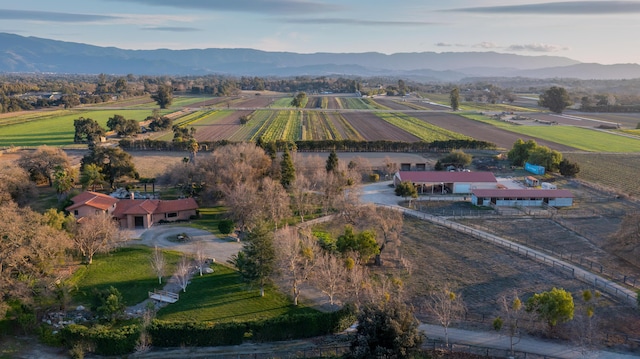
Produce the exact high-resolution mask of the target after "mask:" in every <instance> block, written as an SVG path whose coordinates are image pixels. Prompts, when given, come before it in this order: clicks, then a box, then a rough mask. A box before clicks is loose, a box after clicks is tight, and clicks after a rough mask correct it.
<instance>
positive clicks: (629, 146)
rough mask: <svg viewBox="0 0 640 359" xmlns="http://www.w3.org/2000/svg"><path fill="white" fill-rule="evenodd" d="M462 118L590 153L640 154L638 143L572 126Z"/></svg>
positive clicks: (476, 116) (485, 118)
mask: <svg viewBox="0 0 640 359" xmlns="http://www.w3.org/2000/svg"><path fill="white" fill-rule="evenodd" d="M461 115H462V116H464V117H466V118H469V119H472V120H476V121H482V122H485V123H488V124H491V125H493V126H495V127H499V128H501V129H504V130H507V131H511V132H515V133H520V134H523V135H527V136H532V137H537V138H541V139H545V140H549V141H553V142H556V143H562V144H564V145H567V146H571V147H574V148H577V149H580V150H584V151H590V152H640V141H638V140H637V139H634V138H629V137H624V136H618V135H614V134H611V133H607V132H602V131H597V130H590V129H585V128H579V127H573V126H518V125H513V124H510V123H506V122H503V121H497V120H493V119H491V118H489V117H487V116H482V115H476V114H461Z"/></svg>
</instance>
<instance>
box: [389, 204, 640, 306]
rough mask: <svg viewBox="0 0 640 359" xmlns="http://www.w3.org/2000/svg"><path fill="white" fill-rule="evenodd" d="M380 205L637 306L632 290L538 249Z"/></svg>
mask: <svg viewBox="0 0 640 359" xmlns="http://www.w3.org/2000/svg"><path fill="white" fill-rule="evenodd" d="M378 205H380V206H384V207H388V208H390V209H394V210H400V211H402V212H403V213H405V214H406V215H410V216H413V217H416V218H419V219H422V220H426V221H430V222H433V223H436V224H439V225H441V226H444V227H447V228H450V229H452V230H455V231H458V232H461V233H465V234H468V235H470V236H473V237H475V238H478V239H480V240H484V241H486V242H489V243H492V244H495V245H498V246H500V247H503V248H506V249H508V250H510V251H512V252H515V253H518V254H520V255H522V256H524V257H525V258H531V259H533V260H535V261H538V262H540V263H543V264H546V265H548V266H550V267H552V268H554V269H559V270H561V271H564V272H566V273H567V274H569V275H571V276H572V277H573V278H576V279H578V280H581V281H583V282H585V283H588V284H590V285H593V287H594V288H595V289H598V290H600V291H601V292H603V293H606V294H609V295H611V296H613V297H615V298H618V299H621V300H624V301H625V302H626V303H627V304H629V305H633V306H637V305H638V303H637V299H636V298H637V295H636V293H634V292H633V291H632V290H630V289H627V288H624V287H622V286H620V285H618V284H616V283H612V282H611V281H608V280H606V279H604V278H602V277H600V276H598V275H595V274H593V273H590V272H588V271H587V270H584V269H581V268H578V267H577V266H575V265H571V264H568V263H565V262H564V261H560V260H557V259H555V258H553V257H552V256H551V255H548V254H544V253H541V252H540V251H538V250H533V249H530V248H528V247H525V246H523V245H520V244H516V243H513V242H511V241H508V240H506V239H503V238H501V237H498V236H495V235H493V234H489V233H486V232H483V231H480V230H477V229H473V228H471V227H467V226H464V225H461V224H458V223H455V222H452V221H450V220H447V219H445V218H440V217H436V216H433V215H430V214H426V213H421V212H418V211H415V210H410V209H408V208H403V207H398V206H390V205H387V204H378Z"/></svg>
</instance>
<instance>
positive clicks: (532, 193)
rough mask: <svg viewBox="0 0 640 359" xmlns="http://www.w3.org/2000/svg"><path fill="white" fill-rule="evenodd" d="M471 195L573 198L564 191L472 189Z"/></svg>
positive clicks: (569, 193) (484, 196)
mask: <svg viewBox="0 0 640 359" xmlns="http://www.w3.org/2000/svg"><path fill="white" fill-rule="evenodd" d="M471 194H473V195H474V196H476V197H480V198H496V197H498V198H573V193H571V191H569V190H566V189H474V190H472V191H471Z"/></svg>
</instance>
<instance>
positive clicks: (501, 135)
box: [407, 112, 575, 152]
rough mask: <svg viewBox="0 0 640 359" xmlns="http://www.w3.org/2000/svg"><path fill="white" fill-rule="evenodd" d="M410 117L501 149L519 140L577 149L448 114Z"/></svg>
mask: <svg viewBox="0 0 640 359" xmlns="http://www.w3.org/2000/svg"><path fill="white" fill-rule="evenodd" d="M407 115H408V116H412V117H415V118H418V119H420V120H422V121H425V122H428V123H430V124H432V125H435V126H438V127H442V128H444V129H447V130H450V131H454V132H457V133H461V134H463V135H467V136H470V137H473V138H475V139H477V140H480V141H487V142H493V143H495V144H496V145H497V146H498V147H499V148H504V149H511V147H513V144H514V142H516V140H517V139H518V138H521V139H522V140H524V141H527V140H529V139H534V140H535V141H536V142H537V143H538V144H539V145H541V146H547V147H549V148H551V149H553V150H556V151H560V152H562V151H575V148H573V147H569V146H564V145H562V144H559V143H555V142H549V141H545V140H542V139H539V138H534V137H529V136H525V135H521V134H517V133H513V132H509V131H505V130H502V129H499V128H497V127H494V126H491V125H489V124H486V123H483V122H480V121H473V120H470V119H467V118H464V117H462V116H458V115H455V114H452V113H446V112H411V113H407Z"/></svg>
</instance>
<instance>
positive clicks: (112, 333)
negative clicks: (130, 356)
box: [60, 324, 140, 355]
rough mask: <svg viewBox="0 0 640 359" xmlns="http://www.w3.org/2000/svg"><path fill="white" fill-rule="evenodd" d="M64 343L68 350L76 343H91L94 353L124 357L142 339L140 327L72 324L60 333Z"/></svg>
mask: <svg viewBox="0 0 640 359" xmlns="http://www.w3.org/2000/svg"><path fill="white" fill-rule="evenodd" d="M60 334H61V335H62V342H63V343H64V344H65V346H66V347H67V348H69V349H70V348H72V347H73V346H74V345H75V344H76V343H89V344H91V347H93V352H94V353H96V354H99V355H123V354H127V353H131V352H133V351H134V349H135V346H136V344H137V343H138V339H139V338H140V327H139V326H137V325H127V326H124V327H121V328H117V329H112V328H108V327H105V326H101V325H98V326H95V327H92V328H87V327H85V326H84V325H79V324H71V325H67V326H66V327H64V328H62V330H61V331H60Z"/></svg>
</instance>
